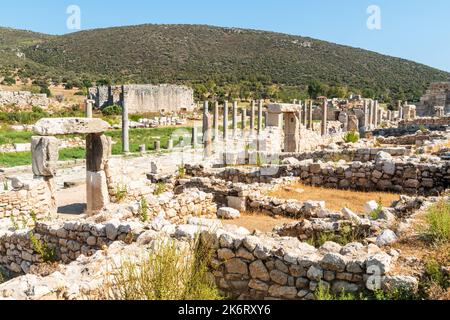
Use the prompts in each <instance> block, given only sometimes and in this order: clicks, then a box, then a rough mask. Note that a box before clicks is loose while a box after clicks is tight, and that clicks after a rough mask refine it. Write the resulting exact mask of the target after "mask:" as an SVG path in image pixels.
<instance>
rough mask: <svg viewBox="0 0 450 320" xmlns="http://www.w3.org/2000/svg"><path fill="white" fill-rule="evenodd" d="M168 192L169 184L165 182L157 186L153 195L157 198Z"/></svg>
mask: <svg viewBox="0 0 450 320" xmlns="http://www.w3.org/2000/svg"><path fill="white" fill-rule="evenodd" d="M166 190H167V184H165V183H164V182H158V183H157V184H156V189H155V192H154V193H153V194H154V195H155V196H157V195H160V194H162V193H164V192H166Z"/></svg>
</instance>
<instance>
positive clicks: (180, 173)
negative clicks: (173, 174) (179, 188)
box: [178, 164, 186, 179]
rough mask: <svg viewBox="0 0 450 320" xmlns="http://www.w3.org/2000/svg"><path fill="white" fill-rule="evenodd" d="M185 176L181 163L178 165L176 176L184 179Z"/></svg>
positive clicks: (184, 169)
mask: <svg viewBox="0 0 450 320" xmlns="http://www.w3.org/2000/svg"><path fill="white" fill-rule="evenodd" d="M184 177H186V168H185V167H184V165H183V164H181V165H180V166H179V167H178V178H180V179H184Z"/></svg>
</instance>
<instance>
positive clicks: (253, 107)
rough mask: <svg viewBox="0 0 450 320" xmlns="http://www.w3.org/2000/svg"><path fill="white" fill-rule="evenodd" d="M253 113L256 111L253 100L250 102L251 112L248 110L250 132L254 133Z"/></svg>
mask: <svg viewBox="0 0 450 320" xmlns="http://www.w3.org/2000/svg"><path fill="white" fill-rule="evenodd" d="M255 111H256V105H255V100H252V105H251V110H250V131H251V132H252V134H253V132H254V131H255Z"/></svg>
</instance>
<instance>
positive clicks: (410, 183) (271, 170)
mask: <svg viewBox="0 0 450 320" xmlns="http://www.w3.org/2000/svg"><path fill="white" fill-rule="evenodd" d="M187 172H189V174H195V175H196V176H202V175H203V176H210V175H215V176H216V177H219V178H221V179H223V180H226V181H233V182H235V183H236V182H242V183H270V182H271V181H272V180H273V179H276V178H279V177H285V176H292V177H299V178H300V180H301V182H303V183H305V184H309V185H314V186H321V187H326V188H335V189H354V190H365V191H372V190H377V191H390V192H396V193H403V194H425V195H437V194H439V193H441V192H442V191H444V190H445V189H447V188H449V186H450V162H448V161H441V162H438V163H429V162H424V163H421V162H406V161H403V160H401V159H394V158H388V159H383V160H381V161H376V162H375V161H371V162H359V161H355V162H352V163H341V162H338V163H311V162H310V161H305V163H303V164H300V165H281V166H267V167H262V168H225V169H222V170H220V171H217V170H215V171H213V172H209V173H208V172H207V171H205V170H203V169H201V168H198V167H197V168H195V167H189V168H188V169H187Z"/></svg>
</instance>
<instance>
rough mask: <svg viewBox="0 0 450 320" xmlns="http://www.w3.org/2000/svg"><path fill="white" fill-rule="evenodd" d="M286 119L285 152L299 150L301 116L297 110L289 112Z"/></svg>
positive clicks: (285, 115) (285, 116)
mask: <svg viewBox="0 0 450 320" xmlns="http://www.w3.org/2000/svg"><path fill="white" fill-rule="evenodd" d="M284 120H285V121H284V125H285V126H284V152H299V147H300V145H299V143H300V118H299V117H298V114H297V113H295V112H287V113H285V114H284Z"/></svg>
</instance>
